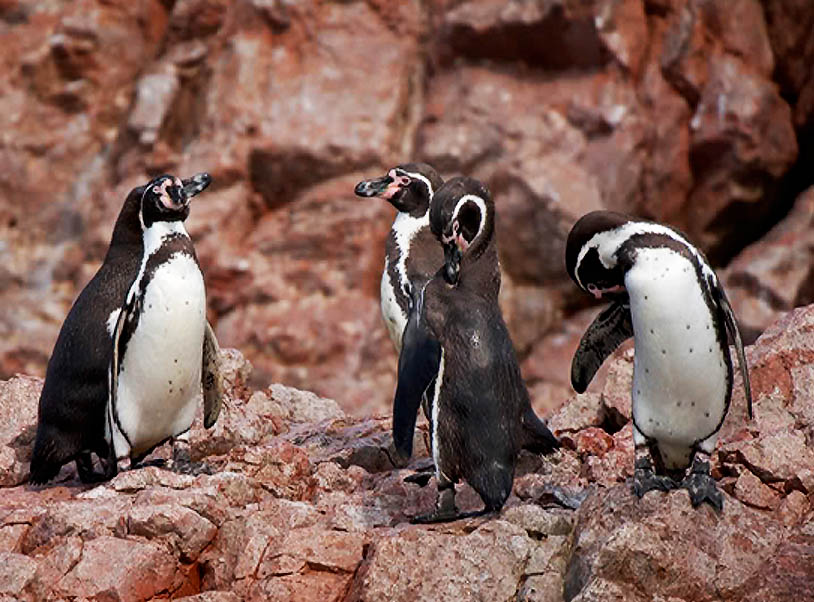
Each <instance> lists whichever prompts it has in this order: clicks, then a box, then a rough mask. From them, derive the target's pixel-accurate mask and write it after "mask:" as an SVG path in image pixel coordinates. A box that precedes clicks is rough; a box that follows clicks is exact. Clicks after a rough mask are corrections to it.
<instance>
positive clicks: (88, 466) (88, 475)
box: [76, 453, 116, 485]
mask: <svg viewBox="0 0 814 602" xmlns="http://www.w3.org/2000/svg"><path fill="white" fill-rule="evenodd" d="M101 464H102V469H103V472H98V471H96V470H94V469H93V459H92V458H91V456H90V454H85V453H83V454H82V455H80V456H79V457H78V458H77V459H76V472H77V474H78V475H79V480H80V481H82V482H83V483H84V484H85V485H95V484H96V483H103V482H104V481H109V480H110V479H112V478H113V477H114V476H115V475H116V471H115V470H113V471H111V470H110V466H109V465H107V464H106V463H105V462H104V461H102V462H101ZM115 466H116V463H115V462H113V467H114V468H115Z"/></svg>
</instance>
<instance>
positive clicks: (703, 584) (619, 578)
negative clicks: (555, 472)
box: [564, 485, 802, 600]
mask: <svg viewBox="0 0 814 602" xmlns="http://www.w3.org/2000/svg"><path fill="white" fill-rule="evenodd" d="M724 506H725V511H724V512H723V514H722V515H720V516H718V515H716V514H715V513H714V511H713V510H712V509H711V508H709V507H701V508H699V509H697V510H693V509H692V507H691V506H690V503H689V498H688V496H687V494H686V492H683V491H676V492H671V493H668V494H664V493H660V492H658V493H648V494H646V495H645V496H644V497H643V498H642V499H641V500H637V499H636V498H635V496H633V495H632V494H631V493H630V491H629V490H628V489H627V487H626V486H621V485H620V486H617V487H614V488H612V489H609V490H605V491H603V492H602V493H601V494H595V495H591V496H589V497H588V499H587V500H586V501H585V503H584V504H583V506H582V508H581V509H580V514H579V520H578V522H577V525H576V527H575V532H574V545H573V548H572V554H571V557H570V558H569V560H568V571H567V574H566V578H565V590H564V591H565V599H566V600H580V599H581V600H598V599H600V598H598V597H596V592H597V591H598V590H597V587H598V586H599V584H603V583H604V584H607V585H610V584H616V585H617V587H619V589H620V591H621V592H624V593H625V595H627V596H629V598H628V599H636V597H635V596H636V595H637V592H647V595H648V598H649V597H651V596H652V597H662V598H663V599H669V598H670V597H674V598H679V599H682V600H702V599H705V598H712V599H714V598H716V597H726V598H727V599H731V600H742V599H755V597H756V596H758V595H764V596H765V595H767V594H768V595H770V596H773V595H776V591H775V592H773V591H772V589H773V586H775V587H776V585H778V583H777V580H780V582H781V583H789V581H788V580H786V578H785V577H784V576H783V575H782V574H780V573H777V572H776V571H777V570H778V568H777V567H776V566H774V567H773V566H767V563H768V562H769V560H770V559H771V558H772V557H773V556H774V555H775V554H776V553H777V551H778V549H779V548H780V547H782V542H783V541H784V539H785V537H786V536H785V530H784V529H783V528H782V527H780V526H778V525H777V524H776V523H774V522H772V521H771V520H770V519H769V518H767V517H766V516H765V515H761V514H760V513H758V512H756V511H754V510H750V509H748V508H746V507H744V506H742V505H741V504H739V503H738V502H736V501H735V500H733V499H732V498H728V499H726V500H725V502H724ZM735 541H737V542H738V543H735ZM800 560H801V561H802V559H800ZM722 565H723V566H722ZM588 592H591V593H590V595H589V594H588ZM581 594H582V597H580V595H581ZM768 599H775V598H773V597H769V598H768Z"/></svg>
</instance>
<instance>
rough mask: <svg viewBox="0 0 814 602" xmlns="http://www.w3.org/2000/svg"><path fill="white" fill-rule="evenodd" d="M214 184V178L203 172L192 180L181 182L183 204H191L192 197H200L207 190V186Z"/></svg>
mask: <svg viewBox="0 0 814 602" xmlns="http://www.w3.org/2000/svg"><path fill="white" fill-rule="evenodd" d="M211 183H212V176H210V175H209V174H208V173H206V172H203V173H199V174H195V175H194V176H192V177H191V178H187V179H186V180H181V189H180V191H181V192H180V195H181V197H182V199H183V201H182V202H183V204H187V203H189V201H190V200H191V199H192V197H194V196H197V195H199V194H200V193H201V192H203V191H204V190H206V188H207V186H209V185H210V184H211Z"/></svg>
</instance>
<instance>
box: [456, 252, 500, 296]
mask: <svg viewBox="0 0 814 602" xmlns="http://www.w3.org/2000/svg"><path fill="white" fill-rule="evenodd" d="M458 286H460V287H462V288H465V289H467V290H469V291H472V292H474V293H475V294H478V295H481V296H485V297H489V298H491V297H494V298H495V299H497V295H498V293H499V292H500V261H499V260H498V255H497V245H496V244H495V243H494V239H491V240H489V242H488V243H487V244H486V247H485V248H483V249H481V251H480V253H479V254H477V255H465V256H464V257H463V259H462V260H461V272H460V275H459V278H458Z"/></svg>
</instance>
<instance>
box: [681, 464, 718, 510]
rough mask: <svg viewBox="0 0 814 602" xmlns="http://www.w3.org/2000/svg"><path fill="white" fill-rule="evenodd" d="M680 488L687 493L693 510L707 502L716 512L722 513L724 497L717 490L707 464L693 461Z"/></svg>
mask: <svg viewBox="0 0 814 602" xmlns="http://www.w3.org/2000/svg"><path fill="white" fill-rule="evenodd" d="M680 487H681V488H682V489H686V490H687V491H688V492H689V494H690V502H691V503H692V507H693V508H697V507H698V506H700V505H701V504H703V503H704V502H707V503H708V504H709V505H710V506H712V507H713V508H715V510H716V511H718V512H722V511H723V509H724V496H723V494H722V493H721V491H720V490H719V489H718V485H717V484H716V483H715V479H713V478H712V476H711V475H710V474H709V462H698V461H694V462H693V464H692V468H691V469H690V473H689V474H688V475H687V476H686V477H684V480H683V481H681V485H680Z"/></svg>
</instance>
